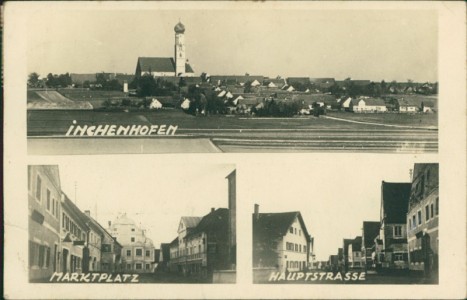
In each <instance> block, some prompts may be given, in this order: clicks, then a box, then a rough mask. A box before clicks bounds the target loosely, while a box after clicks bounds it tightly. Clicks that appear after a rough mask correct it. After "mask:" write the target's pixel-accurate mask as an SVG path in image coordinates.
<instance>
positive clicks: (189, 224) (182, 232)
mask: <svg viewBox="0 0 467 300" xmlns="http://www.w3.org/2000/svg"><path fill="white" fill-rule="evenodd" d="M200 221H201V217H188V216H187V217H181V219H180V222H179V225H178V230H177V233H178V237H177V238H176V239H175V240H176V241H175V240H174V241H172V242H171V243H170V270H171V271H175V272H179V273H183V274H187V273H188V266H187V264H188V260H187V255H188V250H187V239H186V236H187V235H188V233H190V231H192V230H193V229H194V228H195V227H196V226H198V223H199V222H200Z"/></svg>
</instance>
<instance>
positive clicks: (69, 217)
mask: <svg viewBox="0 0 467 300" xmlns="http://www.w3.org/2000/svg"><path fill="white" fill-rule="evenodd" d="M61 200H62V202H61V203H62V208H63V209H62V216H61V217H62V219H61V228H60V239H61V241H62V243H61V271H62V272H64V273H67V272H70V273H81V272H89V251H86V250H84V249H85V247H86V242H87V237H88V232H89V227H88V225H87V224H86V219H85V217H84V215H83V213H82V212H81V211H80V210H79V208H78V207H77V206H76V205H75V204H74V203H73V202H72V201H71V200H70V199H69V198H68V196H67V195H66V194H64V193H62V199H61Z"/></svg>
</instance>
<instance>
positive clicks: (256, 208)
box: [255, 204, 259, 220]
mask: <svg viewBox="0 0 467 300" xmlns="http://www.w3.org/2000/svg"><path fill="white" fill-rule="evenodd" d="M255 219H256V220H258V219H259V205H258V204H255Z"/></svg>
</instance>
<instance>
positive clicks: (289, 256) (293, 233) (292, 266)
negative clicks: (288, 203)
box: [253, 204, 313, 272]
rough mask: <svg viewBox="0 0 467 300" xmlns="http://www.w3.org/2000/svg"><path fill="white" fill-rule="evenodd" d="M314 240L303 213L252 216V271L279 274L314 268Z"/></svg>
mask: <svg viewBox="0 0 467 300" xmlns="http://www.w3.org/2000/svg"><path fill="white" fill-rule="evenodd" d="M310 249H311V237H310V235H309V234H308V230H307V228H306V226H305V222H304V221H303V218H302V215H301V214H300V212H298V211H295V212H284V213H259V206H258V205H257V204H256V205H255V212H254V214H253V267H254V268H275V269H276V270H278V271H283V272H285V271H290V272H292V271H303V270H307V269H310V268H311V264H312V262H310V256H311V257H312V256H313V255H312V254H311V255H310V251H309V250H310Z"/></svg>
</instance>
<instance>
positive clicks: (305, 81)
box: [287, 77, 310, 85]
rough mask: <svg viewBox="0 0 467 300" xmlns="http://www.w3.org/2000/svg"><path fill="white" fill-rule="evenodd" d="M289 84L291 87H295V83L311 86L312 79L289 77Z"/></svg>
mask: <svg viewBox="0 0 467 300" xmlns="http://www.w3.org/2000/svg"><path fill="white" fill-rule="evenodd" d="M287 83H288V84H289V85H293V84H294V83H301V84H305V85H306V84H310V78H308V77H288V78H287Z"/></svg>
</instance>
